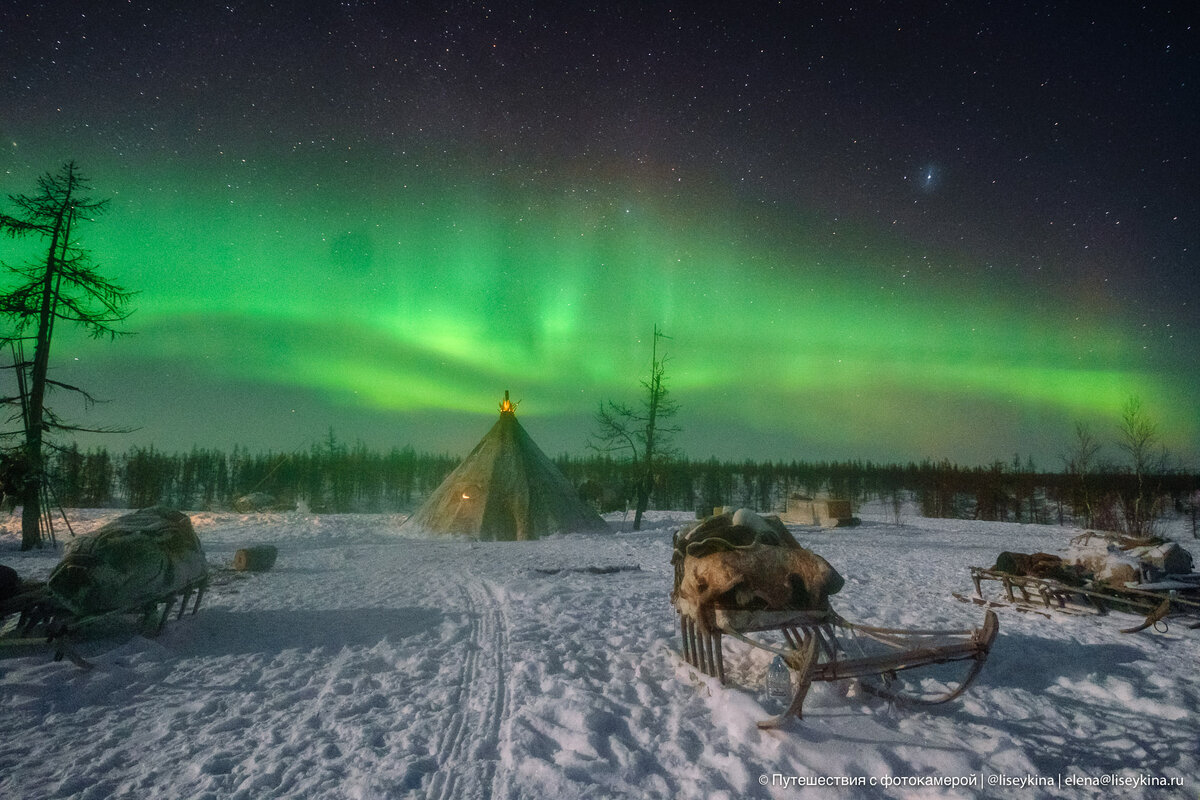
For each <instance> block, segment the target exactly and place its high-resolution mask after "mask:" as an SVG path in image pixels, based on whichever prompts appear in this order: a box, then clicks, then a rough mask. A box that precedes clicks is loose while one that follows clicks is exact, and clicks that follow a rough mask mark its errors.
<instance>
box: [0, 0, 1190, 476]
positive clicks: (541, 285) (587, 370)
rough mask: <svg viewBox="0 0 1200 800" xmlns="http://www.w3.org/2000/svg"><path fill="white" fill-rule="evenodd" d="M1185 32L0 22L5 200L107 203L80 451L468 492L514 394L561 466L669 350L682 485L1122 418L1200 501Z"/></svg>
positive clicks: (208, 6) (858, 21)
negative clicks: (310, 468) (332, 448)
mask: <svg viewBox="0 0 1200 800" xmlns="http://www.w3.org/2000/svg"><path fill="white" fill-rule="evenodd" d="M1188 9H1189V4H1187V3H1182V2H1180V3H1151V4H1146V7H1144V8H1143V7H1141V5H1140V4H1133V3H1095V2H1074V3H1072V2H1066V3H1059V2H1051V3H1046V2H1029V3H1025V2H1019V1H1017V2H1012V3H1000V4H996V3H975V2H951V3H944V4H935V3H904V2H891V3H880V2H864V3H844V2H828V3H823V2H782V3H758V2H748V3H724V2H723V3H679V4H675V5H670V4H660V3H633V2H630V3H604V4H578V3H559V2H556V3H549V2H546V3H541V2H536V3H535V2H512V3H500V2H498V3H478V2H452V3H443V4H426V3H404V2H395V3H392V2H302V1H298V2H287V3H284V2H276V3H268V2H254V3H242V2H229V3H210V2H203V1H197V2H191V3H149V2H115V1H114V2H97V3H74V2H65V1H64V2H41V3H37V2H27V1H26V0H13V1H10V2H7V3H5V4H3V7H2V8H0V53H4V57H3V59H2V63H0V109H2V112H0V195H11V194H17V193H25V192H31V191H32V190H33V188H34V183H35V180H36V178H37V176H38V175H40V174H42V173H45V172H48V171H52V170H55V169H57V168H58V167H59V166H60V165H61V164H62V163H63V162H65V161H67V160H68V159H75V160H76V161H77V162H78V164H79V165H80V167H81V168H82V169H83V171H84V172H85V173H86V174H87V175H88V176H89V177H90V178H91V180H92V183H93V185H94V189H95V191H94V194H95V195H96V196H98V197H108V198H110V199H111V204H110V207H109V209H108V212H107V213H106V214H105V215H104V216H103V217H100V218H98V219H97V220H96V221H95V222H94V223H92V224H90V225H88V226H86V227H84V228H81V230H80V236H81V241H82V242H83V243H84V244H85V245H86V246H87V247H88V248H89V249H90V250H91V251H92V253H93V256H94V258H95V261H96V263H97V264H98V265H99V267H100V269H101V271H102V272H103V273H104V274H106V275H107V276H109V277H110V278H112V279H114V280H116V281H117V282H119V283H121V284H122V285H124V286H125V287H126V288H128V289H131V290H135V291H137V292H138V293H139V294H138V295H137V297H136V298H135V300H134V302H133V308H134V309H135V313H134V314H133V316H131V317H130V319H129V321H128V323H127V324H126V327H127V329H128V330H129V331H131V333H132V335H130V336H126V337H122V338H119V339H117V340H116V341H115V342H108V341H102V342H93V341H91V340H88V339H87V338H86V337H83V336H81V335H79V334H76V333H74V332H71V331H69V330H67V329H64V328H60V329H58V332H57V334H56V341H55V350H54V356H53V359H52V365H53V366H52V368H53V370H54V373H53V377H55V378H56V379H58V380H62V381H64V382H67V383H71V384H74V385H82V386H85V387H86V388H88V389H89V390H90V391H91V392H92V393H93V394H95V395H97V396H98V397H101V398H104V399H106V400H108V401H110V402H108V403H106V404H102V405H100V406H97V407H94V408H92V409H91V410H87V411H85V410H84V409H78V410H75V409H73V406H72V405H71V401H70V400H69V399H68V398H66V397H58V398H56V400H55V402H56V403H57V404H58V405H57V406H56V407H57V408H59V409H60V412H63V413H67V415H68V416H70V417H71V418H72V421H74V422H77V423H80V424H86V425H93V426H104V425H119V426H126V427H131V428H136V430H134V431H132V432H128V433H121V434H111V435H107V436H105V437H103V438H95V437H93V438H89V437H87V436H84V437H82V438H81V439H80V443H81V444H82V445H84V446H85V447H86V446H91V445H93V444H104V445H105V446H106V447H108V448H109V449H110V450H114V449H115V450H122V449H124V448H125V447H127V446H129V445H133V444H137V445H147V444H153V445H154V446H156V447H158V448H159V449H162V450H166V451H168V452H170V451H177V450H186V449H189V448H191V447H192V446H193V445H197V446H200V447H218V448H230V447H232V446H233V445H234V444H238V445H242V446H246V447H249V448H250V449H252V450H262V451H266V450H273V451H289V450H294V449H298V448H307V447H310V446H312V445H313V444H314V443H318V442H321V441H323V440H324V439H325V438H326V437H327V435H328V431H329V429H330V428H333V429H334V431H335V434H336V435H337V436H338V438H339V439H342V440H345V441H355V440H361V441H363V442H365V443H366V444H367V445H368V446H370V447H372V448H374V449H379V450H387V449H390V448H391V447H395V446H403V445H406V444H411V445H412V446H414V447H416V448H417V449H419V450H429V451H435V452H449V453H460V454H461V453H465V452H466V450H468V449H469V448H470V447H471V446H472V445H473V444H474V442H475V441H476V440H477V439H478V438H479V437H480V436H481V435H482V434H483V433H484V432H485V431H486V430H487V428H488V426H490V424H491V422H492V420H493V418H494V415H495V413H496V409H497V403H498V401H499V399H500V397H501V396H502V394H503V392H504V390H505V389H508V390H510V391H511V392H512V396H513V397H514V399H519V400H521V401H522V402H521V405H520V406H519V409H518V413H519V415H520V416H521V419H522V421H523V423H524V424H525V426H526V428H527V429H528V430H529V431H530V433H531V434H532V435H533V436H534V438H535V439H536V440H538V441H539V443H540V444H541V446H542V448H543V449H544V450H546V451H547V452H548V453H551V454H556V453H561V452H567V453H574V454H582V453H584V452H586V443H587V434H588V432H589V430H590V429H591V428H592V423H591V417H592V415H593V413H594V411H595V408H596V406H597V405H598V403H599V402H600V401H601V400H603V399H610V398H611V399H615V400H619V401H633V400H635V399H636V397H637V391H638V382H639V380H641V379H642V378H644V377H645V375H646V372H647V369H648V366H649V361H650V340H651V334H652V331H653V327H654V325H656V324H657V325H660V326H661V327H662V328H663V329H664V330H665V332H666V333H667V334H668V335H669V336H670V337H671V338H670V339H669V340H667V341H666V342H665V345H666V349H667V352H668V356H669V361H668V379H669V384H670V387H671V389H672V393H673V396H674V398H675V399H676V400H677V401H678V402H679V404H680V409H681V410H680V412H679V416H678V417H677V419H676V424H677V425H678V426H679V427H680V428H681V429H682V430H681V432H680V433H679V434H678V436H677V437H676V444H677V446H678V447H679V448H680V449H681V451H682V452H683V453H684V454H686V455H688V456H690V457H692V458H707V457H709V456H717V457H718V458H723V459H739V460H740V459H744V458H753V459H793V458H794V459H809V460H814V459H851V458H862V459H872V460H876V461H887V460H910V459H911V460H919V459H922V458H934V459H942V458H949V459H951V460H954V461H957V462H959V463H963V464H975V463H977V464H989V463H991V462H993V461H995V460H1004V461H1010V460H1011V458H1012V456H1013V454H1014V453H1020V454H1021V455H1022V458H1023V459H1024V458H1025V457H1026V456H1032V457H1033V458H1034V459H1035V461H1036V462H1037V464H1038V466H1040V467H1043V468H1047V469H1057V468H1058V467H1059V466H1061V461H1060V459H1059V457H1060V455H1061V454H1062V453H1064V452H1065V451H1066V450H1067V449H1068V447H1069V445H1070V441H1071V438H1072V435H1073V434H1072V431H1073V426H1074V423H1075V422H1077V421H1082V422H1086V423H1088V424H1090V425H1091V426H1092V428H1093V429H1094V430H1095V431H1097V432H1098V433H1099V434H1101V436H1102V437H1103V438H1109V436H1110V435H1111V434H1112V433H1113V432H1114V431H1115V424H1116V419H1117V416H1118V414H1119V411H1120V408H1121V406H1122V404H1123V403H1124V402H1125V401H1126V400H1127V399H1128V398H1129V397H1130V396H1134V395H1136V396H1138V397H1140V398H1141V399H1142V401H1143V403H1144V405H1145V407H1146V409H1147V411H1148V412H1149V413H1150V414H1151V416H1152V417H1153V418H1154V419H1155V420H1157V422H1158V424H1159V427H1160V430H1161V432H1162V434H1163V439H1164V443H1165V444H1166V445H1167V446H1168V447H1169V448H1170V450H1171V452H1172V453H1174V454H1175V456H1176V457H1177V458H1179V459H1182V460H1183V461H1185V462H1190V463H1192V464H1194V463H1195V461H1196V459H1197V457H1198V456H1200V448H1198V444H1200V414H1198V413H1197V410H1196V398H1197V396H1198V393H1200V369H1198V365H1200V313H1197V304H1198V303H1200V296H1198V294H1200V293H1198V292H1197V277H1196V275H1197V271H1196V257H1197V252H1198V248H1200V186H1198V181H1197V174H1198V173H1197V167H1198V166H1200V165H1198V153H1197V142H1198V141H1200V103H1198V95H1197V90H1198V89H1200V62H1198V41H1197V39H1198V31H1197V29H1196V26H1195V20H1196V15H1195V14H1194V11H1189V10H1188ZM6 210H9V211H11V204H6ZM26 247H28V246H26V245H21V244H20V243H15V242H12V241H10V240H3V241H0V259H2V260H4V261H5V262H7V263H10V264H15V263H19V262H20V261H21V260H22V259H23V258H25V257H26V256H27V255H28V252H26V251H25V250H24V249H23V248H26ZM1109 455H1110V456H1111V457H1113V458H1115V457H1116V456H1117V453H1116V451H1115V448H1110V449H1109Z"/></svg>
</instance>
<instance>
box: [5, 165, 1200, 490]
mask: <svg viewBox="0 0 1200 800" xmlns="http://www.w3.org/2000/svg"><path fill="white" fill-rule="evenodd" d="M358 163H361V162H358ZM83 166H84V168H85V171H86V172H89V173H90V174H91V176H92V177H93V181H94V184H95V186H96V194H97V195H99V196H108V197H111V198H112V206H111V209H110V211H109V213H108V214H107V215H106V216H105V217H104V218H102V219H101V220H100V221H99V222H98V223H97V224H94V225H91V226H89V227H88V228H87V229H86V230H85V231H84V233H83V235H84V237H85V244H86V245H87V246H88V247H89V248H90V249H91V250H92V251H93V252H94V253H95V255H96V261H97V263H98V264H99V265H100V267H101V269H102V270H104V271H105V272H106V274H108V275H110V276H112V277H113V278H114V279H116V280H118V281H119V282H121V283H123V284H124V285H125V286H126V287H128V288H131V289H135V290H138V291H139V292H140V294H139V296H138V297H137V298H136V300H135V303H134V306H135V310H136V312H135V315H134V316H133V317H132V318H131V320H130V323H129V327H130V329H131V330H133V331H135V332H136V333H137V335H136V336H133V337H129V338H127V339H121V340H118V341H117V342H116V343H107V342H103V343H91V342H89V341H85V340H82V339H81V338H79V337H78V336H75V335H74V334H71V335H70V336H69V338H67V337H66V335H64V337H63V338H62V342H63V344H61V345H58V349H57V350H56V362H59V361H66V362H68V363H69V362H70V361H71V360H72V359H79V361H80V363H81V364H82V365H83V366H80V367H66V368H67V369H79V370H83V371H84V373H85V376H84V377H80V378H78V379H79V380H80V381H85V382H86V381H87V380H89V379H91V380H96V379H97V378H96V376H101V375H108V376H112V375H116V374H120V373H122V372H128V371H131V370H132V371H137V370H153V369H155V368H158V367H159V366H161V365H163V364H170V365H174V367H175V368H176V369H177V370H178V371H179V372H180V373H186V374H188V375H190V376H191V377H192V378H193V379H194V380H195V381H197V382H199V383H200V384H208V385H211V386H212V387H213V391H220V388H219V387H221V386H223V385H227V384H231V383H236V384H237V385H239V386H242V387H245V386H258V387H260V388H261V390H262V391H265V392H270V391H277V390H283V389H285V388H287V389H289V390H299V391H301V392H303V393H310V394H311V393H315V394H316V395H319V396H321V397H322V398H324V401H325V402H328V403H330V404H332V406H334V407H338V406H341V407H348V408H358V409H362V410H367V411H372V412H379V413H388V414H393V415H395V416H396V417H397V418H398V419H399V420H401V422H400V423H398V427H400V428H401V429H402V428H403V421H402V420H403V417H404V415H405V414H413V413H421V414H427V413H432V412H440V411H449V412H462V413H465V414H470V415H479V418H480V425H481V426H482V425H485V424H486V423H485V422H484V421H483V420H484V418H485V417H488V416H490V415H491V414H492V413H493V412H494V408H495V404H496V401H497V399H498V397H499V395H500V394H501V393H502V391H503V390H504V389H506V388H509V389H512V390H513V394H514V397H518V398H522V399H524V400H525V401H526V405H525V406H522V411H523V412H524V411H528V412H529V413H536V414H537V415H538V416H539V417H544V418H547V419H559V420H561V421H562V426H561V430H562V431H564V432H563V433H562V434H561V435H560V436H559V438H558V440H556V441H552V443H551V447H550V449H551V450H552V451H556V450H555V448H554V445H558V448H557V449H558V450H565V451H571V452H581V451H582V450H583V449H584V442H585V438H586V430H587V427H588V422H587V419H588V416H589V415H590V414H591V412H592V411H593V410H594V409H595V407H596V404H597V403H598V402H599V401H600V400H601V399H603V398H614V399H620V400H626V401H628V400H631V399H633V398H634V397H635V392H636V388H637V381H638V380H639V379H640V378H641V377H642V375H643V374H644V373H645V367H646V365H647V362H648V360H649V334H650V332H651V329H652V326H653V325H654V324H656V323H657V324H659V325H661V326H662V327H663V328H664V329H665V331H666V332H667V333H668V334H669V335H670V336H671V337H672V338H671V340H670V341H669V342H668V348H669V352H670V357H671V361H670V366H669V373H668V374H669V378H670V382H671V383H670V385H671V387H672V390H673V392H674V395H675V397H676V399H678V400H679V402H680V403H681V405H682V408H683V412H682V414H681V417H680V419H679V422H680V424H681V426H682V427H683V428H684V433H683V435H681V437H680V441H679V444H680V445H681V447H682V449H683V450H684V452H686V453H687V454H688V455H691V456H692V457H698V458H703V457H707V456H708V455H710V454H715V455H718V456H719V457H727V456H728V457H737V458H743V457H759V458H816V457H821V458H854V457H866V458H876V459H888V458H921V457H933V458H940V457H943V456H945V457H949V458H952V459H956V460H959V461H963V462H966V463H970V462H977V463H987V462H990V461H991V460H994V459H998V458H1001V459H1007V458H1008V456H1009V455H1011V453H1012V452H1013V451H1015V450H1020V451H1022V452H1032V453H1036V454H1038V456H1039V458H1042V459H1045V458H1053V454H1055V453H1057V452H1061V451H1062V450H1063V449H1064V448H1065V445H1066V443H1067V441H1068V439H1069V438H1070V435H1071V423H1072V422H1073V421H1075V420H1083V421H1088V422H1094V423H1095V424H1096V426H1097V427H1098V428H1103V429H1106V430H1107V429H1110V428H1111V426H1112V424H1113V422H1114V420H1115V419H1116V415H1117V413H1118V411H1119V409H1120V407H1121V405H1122V403H1123V402H1124V401H1125V400H1126V399H1127V398H1128V397H1129V396H1131V395H1138V396H1141V397H1142V398H1143V399H1144V400H1145V401H1146V402H1147V403H1148V406H1149V408H1150V409H1151V411H1152V412H1153V413H1154V415H1155V416H1156V418H1157V419H1158V420H1159V422H1160V425H1161V428H1162V430H1163V432H1164V434H1165V435H1166V436H1167V443H1168V445H1169V446H1172V447H1173V448H1174V449H1175V450H1176V451H1183V452H1187V451H1188V448H1189V447H1191V446H1193V443H1194V442H1195V441H1196V438H1197V432H1198V427H1197V419H1196V416H1195V414H1194V411H1192V397H1193V396H1194V391H1195V386H1193V385H1189V384H1188V381H1192V382H1193V383H1194V380H1195V376H1194V375H1185V376H1182V377H1180V376H1173V375H1172V374H1171V373H1170V372H1168V371H1167V370H1165V369H1163V368H1161V367H1159V366H1155V365H1156V364H1157V363H1158V362H1157V361H1154V360H1148V359H1147V358H1146V356H1145V354H1144V350H1143V347H1144V343H1143V341H1142V340H1141V339H1139V337H1138V332H1137V325H1136V322H1135V321H1133V320H1130V319H1126V318H1123V317H1122V315H1121V311H1120V306H1119V304H1118V303H1117V301H1116V300H1115V299H1114V298H1112V297H1109V296H1107V295H1106V294H1105V293H1104V291H1103V289H1102V288H1097V287H1081V288H1080V290H1079V291H1078V292H1076V293H1075V294H1073V295H1069V294H1059V295H1057V296H1053V297H1047V296H1044V294H1039V293H1038V290H1036V289H1035V288H1033V284H1032V282H1031V283H1028V284H1023V285H1014V284H1013V282H1012V281H1011V280H1005V281H1000V280H996V279H995V278H991V277H989V276H988V273H987V272H986V271H985V270H984V269H982V263H981V261H982V259H981V258H980V257H979V256H978V254H971V253H964V252H944V253H939V254H928V253H926V252H925V251H923V250H921V249H920V248H919V247H917V246H916V245H914V244H912V243H906V242H904V241H901V240H898V239H897V238H896V237H895V236H894V235H893V236H890V237H889V236H886V235H884V234H881V233H878V232H872V231H869V230H857V231H856V230H854V229H852V228H851V227H850V226H847V225H844V224H843V225H840V226H838V225H834V224H832V223H830V222H828V221H827V220H826V221H822V220H821V218H820V217H819V216H818V215H817V214H816V213H810V214H809V215H808V216H804V215H801V214H798V213H796V212H795V211H790V212H788V211H780V210H778V209H775V208H772V207H767V206H764V205H762V204H759V203H756V202H753V201H751V200H749V199H746V198H741V197H738V196H736V195H731V194H722V193H721V192H718V191H716V190H714V189H712V188H711V187H712V186H713V185H715V184H714V183H709V184H708V185H707V188H706V187H705V186H701V187H700V188H698V189H696V190H695V191H694V192H692V191H691V189H690V188H689V187H687V186H684V187H682V188H679V189H673V190H672V193H671V194H669V195H665V194H664V193H663V192H662V191H658V189H657V188H656V187H659V186H660V184H661V182H662V180H663V179H662V178H661V176H650V177H648V178H646V179H645V180H643V181H640V182H639V181H638V180H636V179H611V178H606V177H603V176H601V177H599V178H593V179H589V176H586V175H585V176H582V177H580V176H575V175H570V174H554V173H552V172H550V171H546V172H545V173H544V174H543V175H541V176H539V177H538V179H537V180H533V179H527V180H525V181H516V180H510V179H507V178H504V177H491V176H487V177H485V178H478V177H470V178H468V177H467V175H468V174H470V173H472V172H473V171H472V170H470V169H467V168H460V169H457V170H455V169H449V168H439V169H425V170H413V171H412V174H409V175H402V174H387V172H386V170H378V171H371V170H364V169H351V170H346V171H345V173H346V174H341V173H338V172H336V171H335V172H333V174H337V175H339V176H340V177H339V180H338V181H337V182H334V183H322V182H321V181H320V180H319V174H318V171H313V170H312V169H306V168H302V167H300V166H296V165H289V164H288V163H281V164H275V165H273V166H272V167H271V168H270V169H266V168H255V167H253V166H251V165H245V166H244V167H243V166H242V165H240V163H238V162H237V160H234V166H230V165H229V164H228V163H224V162H218V163H214V164H213V165H210V166H209V167H206V168H205V169H198V168H197V169H193V170H184V169H178V168H177V169H175V170H174V171H172V170H167V169H158V170H153V169H147V170H144V171H143V172H142V173H141V174H137V175H133V174H131V173H130V171H129V170H128V167H127V166H126V167H123V168H122V171H119V172H118V171H117V168H116V167H112V166H109V167H106V166H105V165H89V164H84V165H83ZM40 171H45V169H42V170H40ZM320 174H321V175H324V174H328V173H323V172H322V173H320ZM214 176H219V177H214ZM8 177H9V178H10V179H11V180H10V181H6V185H5V187H4V191H5V193H17V192H23V191H29V190H30V189H31V188H32V183H33V177H34V175H33V174H32V173H31V174H29V175H25V174H23V173H20V172H19V171H18V172H14V173H12V174H10V175H9V176H8ZM3 246H4V247H5V248H6V249H5V250H4V251H3V252H0V257H3V259H4V260H5V261H8V262H10V263H12V262H14V261H17V260H19V251H20V249H21V248H20V247H18V246H16V245H13V243H11V242H5V243H4V245H3ZM935 263H936V264H938V265H940V266H938V267H936V268H935V267H932V266H928V267H925V266H923V265H931V264H935ZM914 265H917V266H915V267H914ZM1043 291H1044V290H1043ZM1160 360H1161V359H1160ZM75 374H76V373H72V375H75ZM88 375H90V376H92V377H91V378H89V377H87V376H88ZM65 379H66V378H65V377H64V380H65ZM101 383H103V379H101ZM99 392H100V393H101V394H105V393H107V396H108V397H110V398H111V399H112V400H113V401H114V403H113V406H114V408H113V410H112V411H110V412H106V413H108V414H109V415H110V416H111V417H112V418H113V419H114V420H116V421H121V420H122V417H121V405H122V401H123V397H122V396H120V390H114V389H112V388H108V387H105V388H102V389H101V390H99ZM125 422H128V420H125ZM336 422H337V420H336V419H331V420H329V424H336ZM132 424H139V421H137V420H135V421H133V423H132ZM215 427H219V425H218V424H217V423H214V422H213V421H205V422H203V423H200V422H198V423H197V433H196V434H195V436H196V440H197V441H198V443H200V444H201V445H205V444H207V442H206V441H205V434H203V433H201V432H200V431H201V430H202V429H208V428H215ZM567 430H571V431H573V432H574V433H573V435H572V434H568V433H565V431H567ZM722 430H724V431H725V435H726V437H727V438H725V439H722V433H721V432H722ZM701 432H703V433H701ZM312 434H313V435H314V436H319V435H320V434H321V429H318V430H314V431H313V432H312ZM477 434H478V431H477V430H475V429H471V430H468V431H467V432H466V434H465V438H458V437H456V438H452V439H449V440H447V441H448V442H453V443H454V444H455V445H458V446H460V447H461V446H463V445H462V444H461V443H462V442H467V443H469V440H471V439H472V438H473V437H475V436H477ZM400 437H401V438H400V441H399V442H396V443H397V444H403V443H405V442H404V435H403V434H402V433H401V434H400ZM391 443H392V442H388V443H387V444H388V445H390V444H391ZM425 444H426V445H428V442H425ZM298 445H299V443H289V442H277V443H274V444H273V445H272V446H273V447H275V448H282V449H289V448H290V447H293V446H298ZM110 446H111V445H110ZM435 449H440V448H436V447H435ZM1042 465H1043V466H1050V465H1049V464H1045V463H1043V464H1042Z"/></svg>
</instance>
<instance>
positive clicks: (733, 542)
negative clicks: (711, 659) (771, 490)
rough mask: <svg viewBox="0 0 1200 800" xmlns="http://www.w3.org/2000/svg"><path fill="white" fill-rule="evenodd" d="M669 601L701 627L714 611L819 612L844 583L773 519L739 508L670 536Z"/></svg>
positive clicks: (819, 558) (814, 554)
mask: <svg viewBox="0 0 1200 800" xmlns="http://www.w3.org/2000/svg"><path fill="white" fill-rule="evenodd" d="M674 545H675V551H674V553H673V555H672V558H671V561H672V563H673V564H674V565H675V587H674V590H673V591H672V592H671V602H672V603H673V604H674V605H675V607H676V608H677V609H678V610H679V611H680V613H682V614H685V615H687V616H690V617H692V618H694V619H695V620H696V621H697V624H698V625H700V626H701V627H702V628H705V629H707V627H708V626H709V625H710V623H711V620H712V610H713V609H714V608H731V609H745V610H758V609H766V610H821V609H825V608H827V607H828V599H829V596H830V595H832V594H836V593H837V592H838V590H840V589H841V588H842V585H843V583H844V580H843V579H842V576H841V575H839V574H838V572H837V570H835V569H834V568H833V567H832V566H830V565H829V562H828V561H826V560H825V559H823V558H821V557H820V556H819V555H817V554H816V553H814V552H812V551H811V550H807V549H805V548H803V547H801V546H800V544H799V543H798V542H797V541H796V540H795V539H794V538H793V537H792V535H791V534H790V533H789V532H788V530H787V528H786V527H784V525H783V523H782V522H780V521H779V519H778V518H777V517H767V518H763V517H760V516H758V515H757V514H754V513H753V512H749V511H746V510H745V509H739V510H738V511H737V512H736V513H734V514H722V515H720V516H716V517H711V518H709V519H707V520H705V521H704V522H702V523H700V524H699V525H697V526H695V527H694V528H692V529H691V530H689V531H687V532H686V533H683V534H680V535H677V536H676V537H675V542H674Z"/></svg>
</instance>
